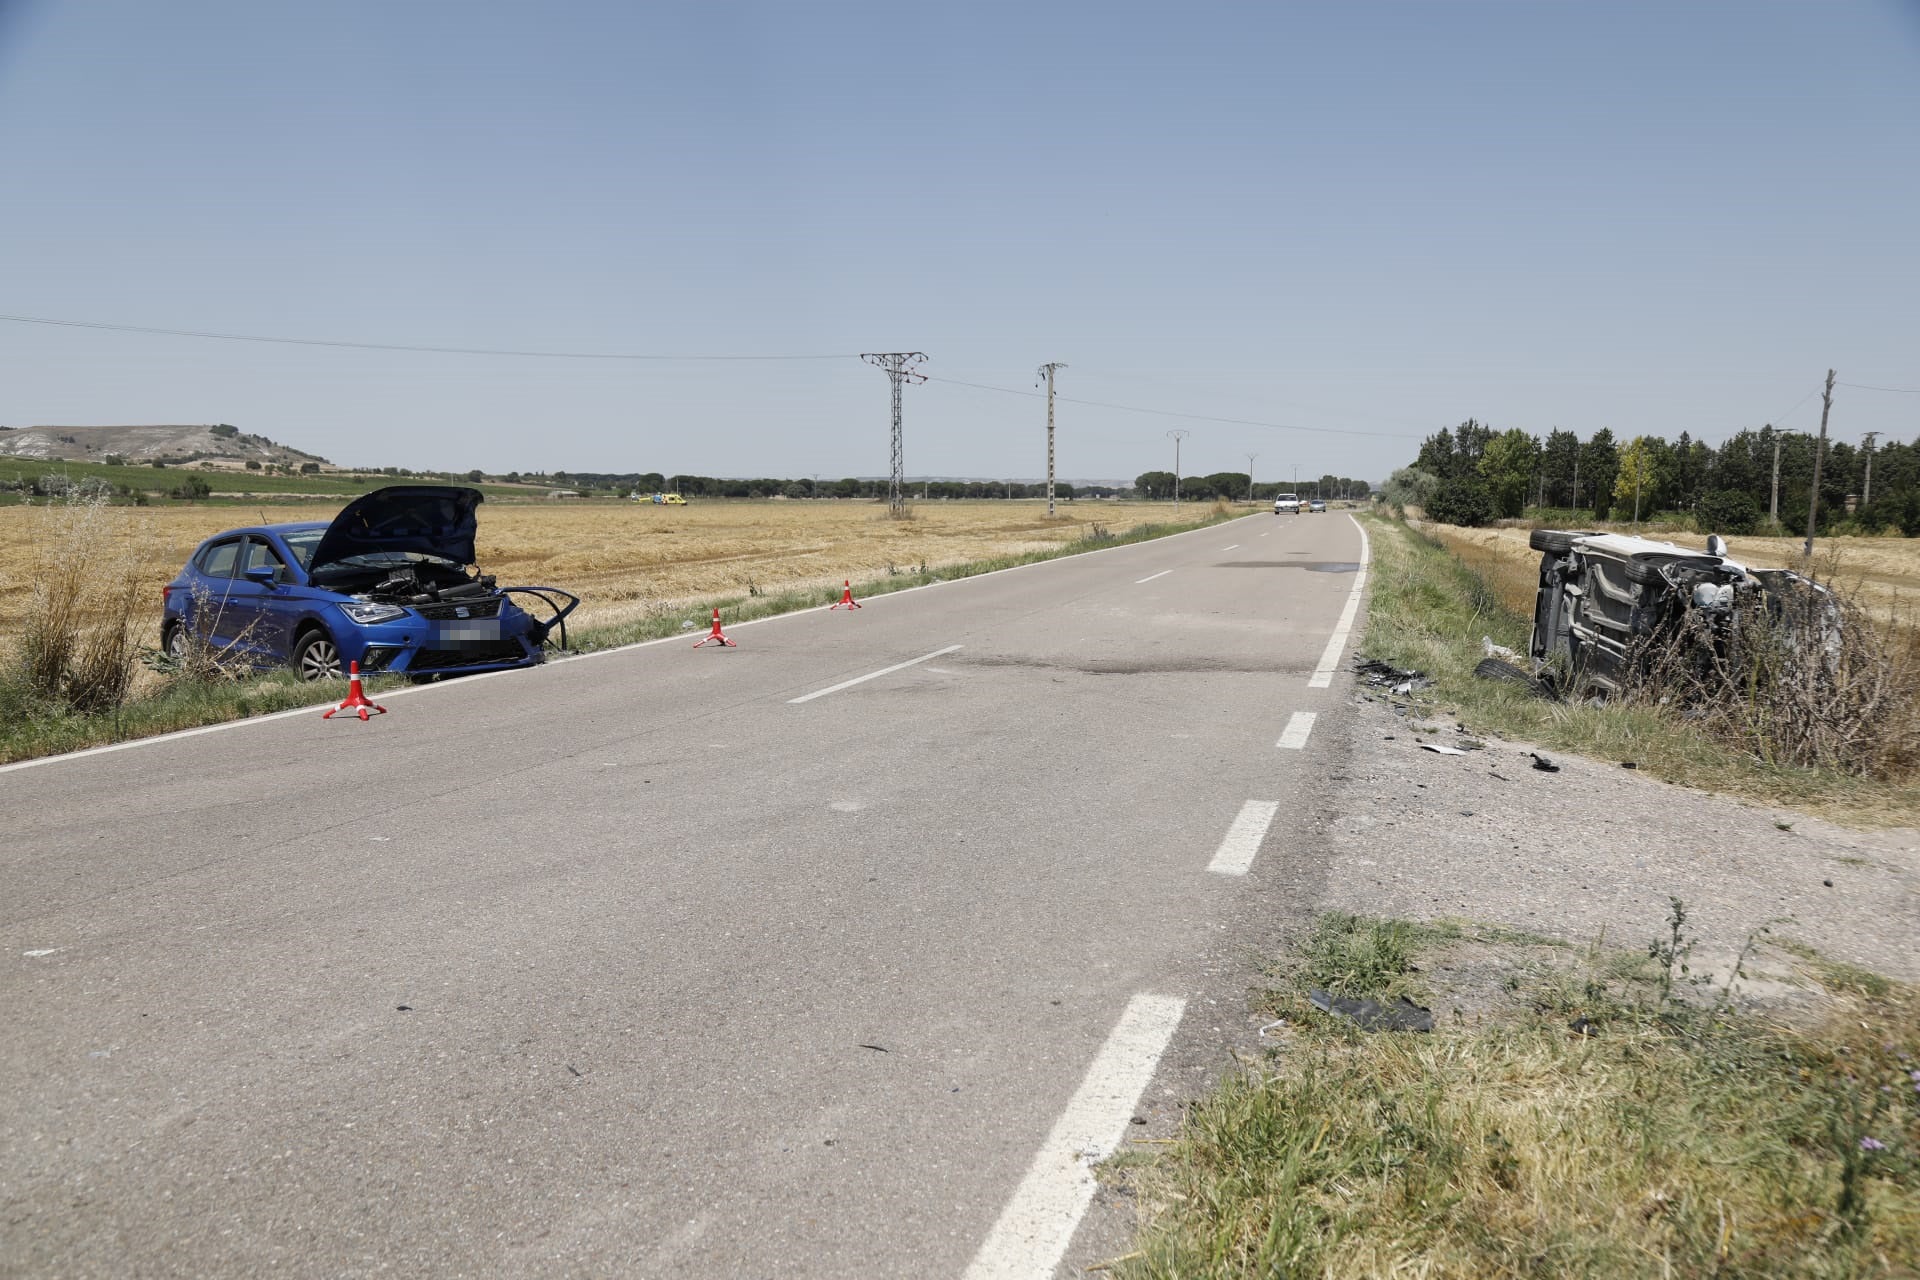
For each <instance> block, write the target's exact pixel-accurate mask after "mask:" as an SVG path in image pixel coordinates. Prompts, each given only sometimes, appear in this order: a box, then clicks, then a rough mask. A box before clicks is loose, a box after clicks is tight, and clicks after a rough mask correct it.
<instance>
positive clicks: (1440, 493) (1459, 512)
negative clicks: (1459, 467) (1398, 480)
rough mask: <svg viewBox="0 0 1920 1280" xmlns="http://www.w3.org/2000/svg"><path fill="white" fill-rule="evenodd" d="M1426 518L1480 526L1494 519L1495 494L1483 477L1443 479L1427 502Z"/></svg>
mask: <svg viewBox="0 0 1920 1280" xmlns="http://www.w3.org/2000/svg"><path fill="white" fill-rule="evenodd" d="M1427 518H1428V519H1430V520H1438V521H1439V522H1440V523H1441V524H1452V525H1459V526H1461V527H1463V528H1468V529H1472V528H1477V527H1479V526H1480V525H1483V524H1485V523H1487V522H1488V521H1489V520H1491V519H1493V494H1492V493H1491V492H1489V491H1488V489H1487V486H1486V484H1485V483H1484V482H1482V481H1480V480H1472V479H1455V480H1443V481H1441V482H1440V485H1439V487H1438V488H1437V489H1435V490H1434V494H1433V501H1432V502H1430V503H1428V504H1427Z"/></svg>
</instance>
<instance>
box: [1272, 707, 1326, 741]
mask: <svg viewBox="0 0 1920 1280" xmlns="http://www.w3.org/2000/svg"><path fill="white" fill-rule="evenodd" d="M1319 718H1320V717H1319V714H1318V713H1317V712H1313V711H1296V712H1294V713H1293V716H1292V718H1291V719H1289V720H1288V721H1287V727H1286V728H1284V729H1282V730H1281V731H1280V741H1278V742H1276V743H1274V744H1273V745H1274V746H1276V747H1284V748H1285V749H1286V750H1288V751H1298V750H1300V749H1301V748H1302V747H1304V746H1306V745H1307V735H1308V734H1310V733H1312V732H1313V722H1314V721H1315V720H1317V719H1319Z"/></svg>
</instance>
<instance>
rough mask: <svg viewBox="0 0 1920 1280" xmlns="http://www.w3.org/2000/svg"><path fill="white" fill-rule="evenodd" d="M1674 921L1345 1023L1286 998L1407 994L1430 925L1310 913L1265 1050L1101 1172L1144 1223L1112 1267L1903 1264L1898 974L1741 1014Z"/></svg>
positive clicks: (1911, 1136) (1741, 1270)
mask: <svg viewBox="0 0 1920 1280" xmlns="http://www.w3.org/2000/svg"><path fill="white" fill-rule="evenodd" d="M1676 917H1677V918H1676V919H1670V920H1669V922H1668V926H1669V927H1668V931H1667V932H1666V933H1664V934H1663V935H1662V936H1661V937H1660V938H1659V939H1658V940H1656V941H1655V943H1654V944H1653V946H1652V947H1650V948H1649V950H1650V951H1651V952H1654V953H1655V955H1654V958H1652V959H1648V958H1647V957H1646V956H1635V955H1632V954H1630V953H1619V952H1608V951H1605V950H1604V949H1602V948H1600V947H1598V946H1596V947H1594V948H1591V949H1589V950H1588V951H1587V952H1586V953H1585V954H1584V955H1578V954H1576V955H1574V957H1573V960H1572V962H1571V963H1566V964H1557V965H1548V966H1544V967H1543V966H1539V965H1535V964H1531V963H1528V962H1524V961H1517V960H1516V961H1515V963H1514V966H1513V970H1512V974H1513V981H1512V984H1511V985H1512V998H1511V999H1510V1000H1509V1001H1508V1002H1507V1003H1506V1004H1505V1005H1504V1006H1502V1007H1501V1008H1499V1009H1497V1010H1496V1011H1495V1012H1493V1013H1491V1014H1489V1015H1486V1016H1485V1017H1482V1018H1479V1019H1476V1020H1474V1021H1472V1022H1468V1021H1465V1020H1457V1021H1455V1022H1453V1023H1452V1024H1451V1025H1448V1024H1445V1023H1443V1024H1442V1025H1440V1026H1439V1027H1438V1029H1437V1030H1436V1031H1435V1032H1433V1033H1432V1034H1430V1035H1422V1034H1409V1033H1379V1034H1371V1035H1369V1034H1365V1033H1361V1032H1359V1031H1358V1030H1356V1029H1355V1028H1353V1026H1352V1024H1351V1023H1349V1022H1346V1021H1345V1020H1344V1019H1339V1018H1335V1017H1332V1016H1329V1015H1325V1014H1321V1013H1318V1012H1317V1011H1315V1010H1313V1009H1312V1008H1311V1007H1310V1006H1309V1005H1308V1004H1307V1003H1306V1001H1305V1000H1304V999H1303V998H1302V996H1303V993H1304V991H1305V989H1306V987H1307V986H1308V985H1310V984H1318V983H1320V982H1323V981H1333V980H1336V979H1338V980H1344V981H1346V982H1349V983H1353V984H1355V985H1353V986H1351V987H1347V988H1343V989H1342V992H1341V993H1342V994H1347V995H1372V996H1375V997H1379V998H1384V997H1387V996H1389V995H1391V994H1393V993H1394V992H1395V991H1396V990H1404V989H1405V987H1406V986H1407V985H1408V984H1409V983H1410V982H1412V983H1417V981H1418V968H1419V967H1421V966H1420V964H1419V963H1417V962H1420V961H1423V960H1424V958H1425V956H1426V954H1427V952H1428V951H1429V950H1430V949H1433V948H1437V947H1444V946H1446V945H1448V935H1447V934H1445V933H1439V932H1435V931H1432V930H1430V929H1427V928H1424V927H1421V926H1413V925H1405V924H1399V923H1395V922H1388V921H1356V920H1354V919H1353V918H1351V917H1333V918H1330V919H1328V920H1323V921H1322V922H1321V924H1320V926H1319V928H1318V929H1317V930H1316V933H1315V935H1314V937H1313V938H1312V939H1310V940H1309V942H1308V945H1307V947H1306V948H1305V953H1304V955H1303V957H1301V958H1300V959H1299V960H1298V961H1297V962H1296V964H1295V965H1294V966H1293V967H1292V969H1291V977H1290V978H1289V981H1288V985H1287V987H1286V988H1285V989H1282V990H1279V991H1276V992H1274V993H1272V995H1271V996H1270V997H1269V1001H1270V1005H1271V1007H1272V1008H1275V1009H1279V1010H1283V1011H1285V1012H1286V1013H1288V1014H1289V1022H1290V1023H1291V1024H1292V1025H1291V1026H1290V1028H1289V1030H1288V1032H1287V1033H1286V1035H1287V1040H1286V1041H1285V1043H1284V1046H1283V1047H1282V1048H1280V1049H1278V1050H1276V1051H1274V1052H1273V1053H1271V1054H1269V1057H1268V1060H1267V1061H1266V1062H1265V1063H1262V1064H1259V1065H1257V1066H1255V1067H1252V1068H1251V1069H1248V1070H1245V1071H1243V1072H1242V1073H1240V1074H1237V1075H1235V1076H1234V1077H1232V1078H1230V1079H1229V1080H1227V1081H1225V1082H1224V1083H1223V1084H1222V1085H1221V1086H1220V1087H1219V1089H1218V1090H1217V1091H1216V1092H1214V1093H1213V1094H1212V1095H1211V1096H1209V1097H1207V1098H1205V1099H1204V1100H1202V1101H1201V1102H1199V1103H1197V1104H1195V1105H1194V1106H1192V1107H1191V1108H1189V1110H1188V1113H1187V1119H1186V1122H1185V1125H1184V1128H1183V1132H1182V1134H1181V1136H1180V1138H1179V1139H1178V1141H1177V1142H1176V1144H1175V1145H1174V1146H1173V1147H1171V1148H1169V1149H1168V1150H1167V1153H1166V1154H1165V1155H1161V1156H1158V1157H1153V1158H1148V1159H1141V1158H1139V1157H1135V1158H1133V1159H1131V1160H1127V1161H1124V1162H1122V1166H1123V1167H1122V1168H1121V1170H1120V1171H1119V1172H1117V1173H1116V1174H1114V1175H1112V1176H1116V1177H1120V1178H1124V1179H1125V1180H1126V1181H1127V1182H1128V1183H1129V1184H1130V1185H1131V1186H1132V1188H1133V1189H1134V1190H1135V1191H1136V1193H1137V1194H1138V1196H1139V1201H1140V1203H1141V1206H1142V1211H1143V1214H1144V1216H1145V1226H1144V1228H1143V1231H1142V1234H1141V1236H1140V1238H1139V1241H1138V1243H1137V1247H1136V1249H1135V1250H1134V1251H1133V1252H1132V1253H1131V1254H1129V1255H1128V1256H1126V1257H1125V1258H1122V1259H1118V1260H1116V1261H1115V1262H1114V1264H1113V1265H1112V1266H1111V1267H1110V1270H1111V1272H1112V1273H1113V1274H1116V1275H1118V1276H1121V1277H1127V1278H1131V1280H1147V1278H1151V1280H1174V1278H1175V1277H1180V1278H1181V1280H1193V1278H1196V1277H1208V1276H1220V1277H1229V1276H1231V1277H1242V1276H1260V1277H1272V1276H1288V1277H1291V1276H1315V1277H1320V1276H1326V1277H1337V1278H1343V1277H1375V1276H1378V1277H1387V1276H1426V1277H1435V1278H1439V1277H1460V1278H1462V1280H1465V1278H1469V1277H1471V1278H1473V1280H1480V1278H1482V1277H1521V1276H1543V1277H1544V1276H1554V1277H1593V1278H1594V1280H1601V1278H1603V1277H1604V1278H1606V1280H1613V1278H1615V1277H1643V1276H1644V1277H1669V1276H1681V1277H1694V1276H1700V1277H1704V1276H1727V1277H1732V1276H1747V1277H1842V1276H1847V1277H1852V1276H1900V1275H1906V1276H1910V1275H1912V1274H1914V1263H1915V1259H1920V1159H1916V1153H1917V1152H1920V1093H1916V1089H1917V1088H1920V1062H1916V1059H1920V1017H1917V1015H1920V1001H1917V1000H1916V998H1915V993H1914V992H1913V991H1911V990H1910V989H1908V988H1905V987H1902V986H1900V985H1898V984H1894V983H1891V982H1887V981H1886V980H1884V979H1879V980H1876V981H1875V982H1874V983H1872V984H1870V985H1864V986H1862V987H1858V988H1851V989H1850V988H1846V987H1843V986H1840V985H1839V984H1835V985H1834V986H1833V987H1830V988H1829V990H1830V991H1831V993H1832V996H1831V998H1832V999H1833V1000H1835V1001H1836V1002H1837V1005H1836V1008H1835V1012H1834V1015H1833V1017H1832V1018H1830V1019H1829V1020H1828V1021H1826V1022H1825V1023H1824V1024H1822V1025H1821V1026H1819V1027H1818V1028H1817V1029H1815V1030H1812V1031H1805V1030H1796V1029H1793V1028H1791V1027H1788V1026H1785V1025H1781V1024H1777V1023H1774V1022H1772V1021H1769V1020H1767V1019H1765V1018H1763V1017H1760V1016H1758V1015H1755V1014H1752V1013H1740V1012H1736V1011H1735V1010H1734V1009H1733V1007H1732V1003H1731V1001H1730V1000H1728V999H1724V998H1723V999H1711V998H1705V999H1703V998H1702V997H1703V996H1707V997H1710V996H1712V995H1713V994H1714V993H1712V992H1708V991H1705V990H1703V989H1702V988H1701V987H1699V986H1698V985H1697V984H1693V983H1691V982H1690V981H1689V980H1688V978H1687V977H1686V976H1685V975H1684V974H1683V971H1682V969H1681V967H1680V966H1681V964H1683V963H1684V962H1683V961H1682V960H1680V959H1679V957H1680V956H1684V954H1685V949H1686V948H1687V947H1688V946H1689V939H1688V938H1687V936H1686V935H1685V933H1684V929H1683V926H1684V923H1685V919H1684V910H1683V909H1681V908H1679V906H1678V904H1676ZM1490 938H1491V939H1492V940H1494V941H1498V940H1499V938H1498V935H1477V936H1475V937H1474V940H1475V941H1476V942H1478V943H1482V944H1484V943H1485V942H1487V941H1489V939H1490ZM1513 941H1518V940H1517V939H1516V940H1513ZM1815 972H1816V974H1817V973H1818V969H1817V967H1816V969H1815Z"/></svg>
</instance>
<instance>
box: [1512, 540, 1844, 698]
mask: <svg viewBox="0 0 1920 1280" xmlns="http://www.w3.org/2000/svg"><path fill="white" fill-rule="evenodd" d="M1528 545H1529V546H1530V547H1532V548H1533V550H1535V551H1538V552H1540V579H1539V587H1538V590H1537V591H1536V593H1535V597H1534V613H1533V634H1532V637H1531V640H1530V641H1529V646H1528V647H1529V654H1530V656H1531V657H1532V658H1533V661H1534V666H1535V668H1536V670H1537V671H1539V672H1541V673H1542V674H1543V676H1544V675H1545V674H1547V673H1551V674H1552V676H1553V678H1554V680H1555V683H1556V684H1557V685H1558V686H1559V687H1560V688H1561V689H1563V690H1565V691H1567V692H1569V693H1572V694H1573V695H1575V696H1582V695H1588V694H1594V695H1600V696H1616V695H1618V694H1621V693H1623V692H1625V691H1626V690H1627V689H1628V687H1629V686H1630V685H1632V684H1633V683H1634V682H1635V681H1636V680H1638V679H1639V678H1640V677H1642V676H1644V675H1645V674H1646V673H1647V671H1648V669H1649V667H1650V665H1652V664H1656V663H1658V664H1672V663H1675V662H1681V663H1692V664H1695V665H1699V664H1704V663H1710V662H1712V661H1714V660H1715V659H1716V658H1719V657H1722V656H1724V654H1725V653H1726V649H1727V644H1728V641H1729V640H1730V638H1731V637H1732V635H1733V633H1734V630H1735V628H1737V627H1739V626H1741V625H1742V618H1743V616H1744V617H1761V618H1765V619H1767V620H1768V622H1769V623H1784V624H1785V625H1786V626H1787V627H1788V628H1789V629H1796V628H1799V629H1804V628H1806V627H1809V626H1811V627H1814V628H1817V629H1819V630H1820V631H1821V632H1822V633H1823V634H1827V633H1830V632H1831V631H1832V629H1833V628H1836V627H1837V626H1838V621H1837V613H1836V612H1835V610H1834V608H1833V605H1832V600H1831V597H1830V595H1829V594H1828V592H1827V589H1826V588H1825V587H1823V586H1820V585H1819V584H1818V583H1815V582H1813V581H1812V580H1811V579H1809V578H1805V577H1803V576H1801V575H1800V574H1797V573H1794V572H1792V571H1790V570H1786V569H1749V568H1748V567H1747V566H1745V565H1743V564H1741V563H1740V562H1739V561H1737V560H1734V559H1733V558H1732V557H1730V556H1728V555H1727V549H1726V544H1725V543H1724V542H1723V541H1722V540H1721V539H1720V538H1719V537H1718V536H1713V537H1709V538H1708V539H1707V545H1706V547H1705V549H1703V550H1694V549H1691V548H1687V547H1681V546H1677V545H1675V544H1674V543H1671V542H1656V541H1653V540H1652V539H1648V538H1639V537H1632V536H1629V535H1625V534H1617V533H1582V532H1576V531H1572V530H1561V529H1535V530H1534V531H1533V533H1532V534H1531V535H1530V537H1529V539H1528Z"/></svg>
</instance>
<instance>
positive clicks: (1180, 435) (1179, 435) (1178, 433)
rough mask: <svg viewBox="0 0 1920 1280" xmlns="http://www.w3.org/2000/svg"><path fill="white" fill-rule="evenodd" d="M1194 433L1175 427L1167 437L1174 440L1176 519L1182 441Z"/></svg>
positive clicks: (1177, 514)
mask: <svg viewBox="0 0 1920 1280" xmlns="http://www.w3.org/2000/svg"><path fill="white" fill-rule="evenodd" d="M1192 434H1193V432H1191V431H1189V430H1187V429H1186V428H1185V427H1175V428H1174V429H1173V430H1171V431H1169V432H1167V438H1168V439H1169V440H1171V441H1173V514H1174V517H1175V518H1176V519H1177V518H1178V517H1179V515H1180V442H1181V441H1182V440H1185V439H1186V438H1187V437H1188V436H1190V435H1192Z"/></svg>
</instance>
